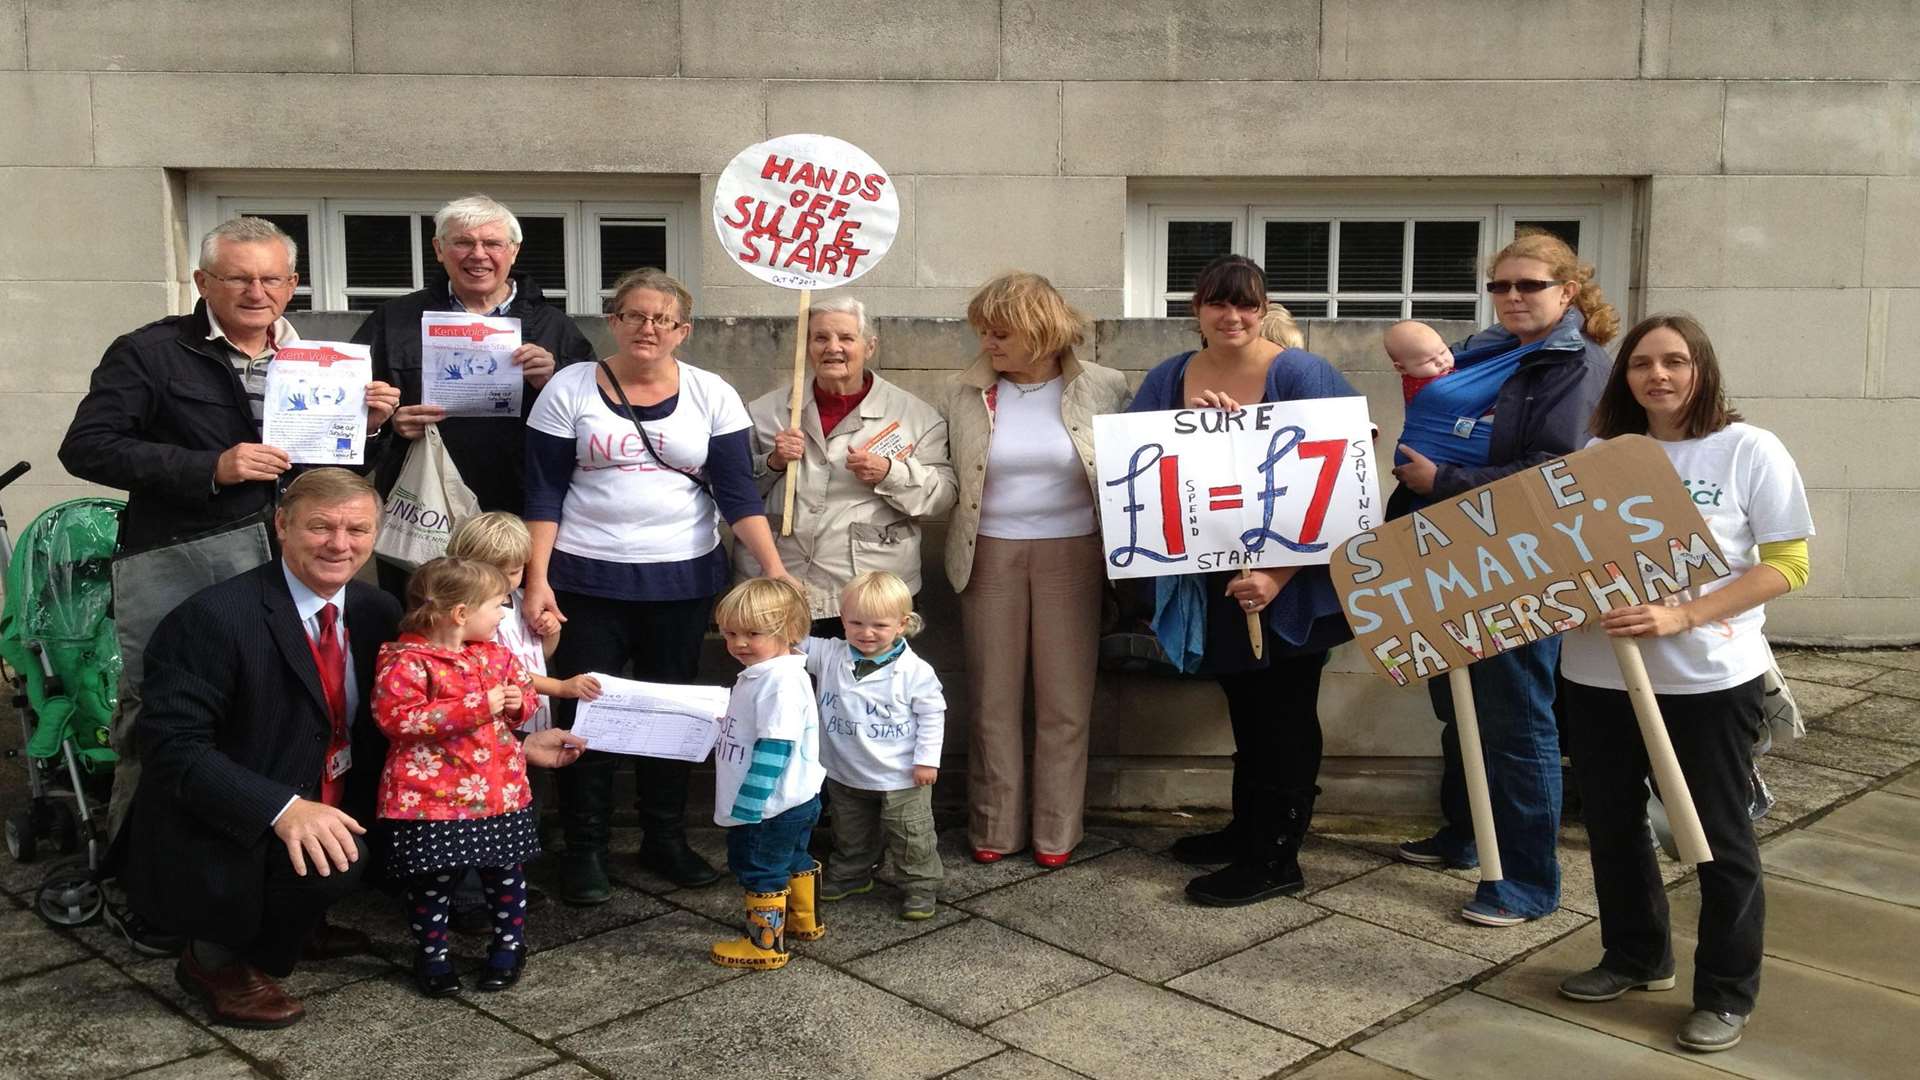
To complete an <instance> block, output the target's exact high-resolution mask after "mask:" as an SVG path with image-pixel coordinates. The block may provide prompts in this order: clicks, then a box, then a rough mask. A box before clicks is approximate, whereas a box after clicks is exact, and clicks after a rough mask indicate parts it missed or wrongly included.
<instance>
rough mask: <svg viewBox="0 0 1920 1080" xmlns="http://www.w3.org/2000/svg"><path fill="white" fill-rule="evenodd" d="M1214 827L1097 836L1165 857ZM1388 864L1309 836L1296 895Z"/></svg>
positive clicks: (1122, 830) (1133, 829)
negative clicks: (1183, 839) (1304, 885)
mask: <svg viewBox="0 0 1920 1080" xmlns="http://www.w3.org/2000/svg"><path fill="white" fill-rule="evenodd" d="M1218 827H1219V825H1218V823H1208V824H1206V825H1204V826H1201V825H1195V826H1194V827H1192V828H1186V829H1180V828H1169V827H1167V826H1164V825H1108V826H1101V827H1100V832H1102V833H1103V834H1105V835H1107V836H1110V837H1112V838H1113V839H1115V840H1118V841H1120V842H1121V843H1123V844H1126V845H1127V846H1128V847H1133V848H1138V849H1139V850H1141V851H1146V852H1151V853H1153V854H1155V855H1165V854H1166V853H1167V849H1169V848H1171V847H1172V846H1173V842H1174V841H1175V840H1178V839H1180V838H1181V837H1183V836H1191V835H1192V834H1194V833H1198V832H1206V831H1208V830H1209V829H1214V828H1218ZM1392 861H1393V860H1392V858H1391V857H1390V856H1388V855H1385V854H1382V853H1380V852H1378V851H1373V850H1369V849H1367V848H1364V847H1360V846H1358V845H1354V844H1347V843H1342V842H1341V841H1339V840H1334V839H1331V838H1329V837H1325V836H1319V835H1315V834H1311V833H1310V834H1308V836H1307V842H1306V843H1305V844H1304V845H1302V847H1301V849H1300V871H1301V873H1303V874H1305V875H1306V876H1307V888H1306V891H1304V892H1302V893H1301V894H1300V895H1302V896H1312V895H1313V894H1314V893H1316V892H1319V891H1320V890H1321V889H1329V888H1332V887H1333V886H1335V885H1338V884H1340V883H1341V882H1343V881H1349V880H1351V879H1353V878H1357V877H1359V876H1360V875H1361V874H1364V873H1366V872H1367V871H1369V870H1378V869H1379V868H1381V867H1382V866H1385V865H1386V864H1387V863H1389V862H1392ZM1206 870H1207V868H1206V867H1195V868H1194V869H1193V871H1192V872H1193V873H1195V874H1201V873H1205V872H1206Z"/></svg>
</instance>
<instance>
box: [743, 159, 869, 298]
mask: <svg viewBox="0 0 1920 1080" xmlns="http://www.w3.org/2000/svg"><path fill="white" fill-rule="evenodd" d="M899 228H900V196H899V195H898V194H897V193H895V191H894V189H893V180H892V178H890V177H889V176H887V172H886V170H885V169H882V168H881V167H880V163H879V162H877V161H875V160H873V158H871V157H869V156H868V155H867V153H866V151H864V150H862V149H860V148H859V147H857V146H855V145H853V144H852V143H850V142H847V141H845V140H842V139H836V138H834V137H833V136H831V135H782V136H780V137H779V138H777V139H769V140H767V141H766V142H763V143H755V144H754V145H752V146H749V147H747V148H746V149H745V150H742V151H740V153H739V154H737V155H735V156H734V159H733V160H732V161H731V162H729V163H728V164H727V168H726V171H724V172H722V173H721V174H720V178H719V180H718V181H716V182H715V184H714V189H713V229H714V232H716V233H718V234H719V236H720V246H721V247H722V248H724V249H725V250H726V252H727V256H728V257H729V258H731V259H732V260H733V261H734V262H736V263H739V264H740V266H741V268H742V269H744V270H746V271H747V272H748V273H750V274H752V275H753V276H754V277H757V278H759V279H760V280H762V281H765V282H767V283H769V284H772V285H778V286H780V287H781V288H783V289H830V288H833V287H834V286H836V285H845V284H847V283H849V282H851V281H853V280H854V279H855V278H858V277H859V276H860V275H862V274H864V273H866V272H867V271H868V270H871V269H873V267H874V264H875V263H878V262H879V261H880V259H881V257H882V256H884V255H885V254H886V253H887V249H888V248H889V247H892V246H893V237H894V234H895V233H896V232H898V231H899Z"/></svg>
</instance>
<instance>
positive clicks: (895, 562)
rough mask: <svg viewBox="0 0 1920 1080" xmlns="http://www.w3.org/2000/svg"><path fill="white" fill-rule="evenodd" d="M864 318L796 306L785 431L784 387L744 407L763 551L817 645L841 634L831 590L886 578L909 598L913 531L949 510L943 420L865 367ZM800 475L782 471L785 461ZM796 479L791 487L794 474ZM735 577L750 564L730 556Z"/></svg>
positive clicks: (851, 302)
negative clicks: (786, 578) (803, 364)
mask: <svg viewBox="0 0 1920 1080" xmlns="http://www.w3.org/2000/svg"><path fill="white" fill-rule="evenodd" d="M878 344H879V343H878V341H877V340H876V338H875V335H874V332H873V328H872V326H871V325H870V324H869V323H868V322H867V309H866V306H865V305H864V304H862V303H861V302H860V301H858V300H855V299H853V298H851V297H833V298H831V299H828V300H822V301H821V302H819V303H817V304H815V305H813V306H812V307H811V308H808V309H807V366H808V368H809V369H810V370H811V371H812V372H813V378H812V379H810V380H809V381H808V385H807V396H806V404H805V406H804V407H803V408H802V410H801V413H800V426H799V427H798V428H790V427H788V426H787V421H788V420H789V419H790V417H791V415H792V414H791V412H790V411H789V410H790V408H791V406H790V405H789V404H788V393H789V390H788V389H787V388H785V387H782V388H781V389H778V390H773V391H770V392H768V393H766V394H764V395H762V396H760V397H758V398H756V399H754V401H753V403H752V404H750V405H748V406H747V413H748V415H750V416H751V417H752V418H753V475H754V479H755V480H757V481H758V482H759V484H760V493H761V495H762V496H763V497H764V498H765V499H766V502H767V516H768V520H769V521H770V522H772V523H773V530H774V547H775V548H776V549H777V550H778V551H779V552H780V561H781V562H783V563H785V564H786V567H787V573H789V574H791V575H793V577H794V579H795V580H797V581H799V582H800V583H801V584H803V585H804V586H806V590H807V603H808V606H809V607H810V608H811V609H812V615H813V618H814V628H813V633H814V635H815V636H817V637H840V636H841V628H840V623H839V615H840V590H841V589H843V588H845V587H846V585H847V583H848V582H850V581H852V580H853V579H854V578H855V577H858V576H859V575H861V574H864V573H866V572H868V571H870V570H885V571H888V572H890V573H893V574H895V575H897V576H898V577H899V578H900V580H902V581H904V582H906V583H907V588H909V589H911V590H912V591H913V592H914V593H915V594H918V593H919V592H920V522H919V520H918V519H920V518H924V517H933V516H937V515H940V514H944V513H946V512H947V509H948V508H949V507H951V506H952V505H953V498H954V483H953V466H952V465H951V464H950V463H949V462H948V461H947V422H946V420H945V419H943V418H942V417H941V416H940V413H939V412H938V411H937V410H935V409H934V407H933V406H931V405H929V404H927V403H926V402H924V401H921V400H920V399H919V398H917V397H914V396H913V395H912V394H909V393H907V392H906V391H905V390H902V389H901V388H899V387H898V386H895V385H894V384H892V383H890V382H888V381H887V380H886V379H884V378H881V377H880V376H879V375H878V374H875V373H874V372H872V371H869V370H867V363H868V362H869V361H871V360H872V359H873V357H874V354H875V353H876V352H877V351H878ZM796 461H798V462H800V468H799V469H798V470H795V469H794V468H793V463H794V462H796ZM796 476H797V477H798V480H797V481H795V480H794V477H796ZM789 482H795V483H797V487H796V488H795V489H794V500H793V535H792V536H781V535H779V534H780V531H781V530H780V515H781V512H782V507H783V506H784V504H785V500H786V484H787V483H789ZM734 572H735V576H736V577H737V578H740V579H742V580H744V579H745V578H750V577H756V576H758V575H759V573H760V566H759V564H758V563H756V562H755V561H754V560H753V556H752V555H751V554H750V553H748V552H746V551H744V550H743V551H740V552H738V553H736V554H735V557H734Z"/></svg>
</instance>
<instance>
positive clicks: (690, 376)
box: [527, 363, 753, 563]
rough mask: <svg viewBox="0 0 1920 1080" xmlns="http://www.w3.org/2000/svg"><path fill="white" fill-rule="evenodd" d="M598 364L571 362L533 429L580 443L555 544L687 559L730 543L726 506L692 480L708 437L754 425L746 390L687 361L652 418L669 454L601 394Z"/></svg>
mask: <svg viewBox="0 0 1920 1080" xmlns="http://www.w3.org/2000/svg"><path fill="white" fill-rule="evenodd" d="M598 370H599V365H598V364H569V365H568V366H566V367H563V368H561V369H560V370H559V371H557V372H555V373H554V376H553V378H551V379H549V380H547V385H546V387H545V388H543V389H542V390H541V391H540V399H539V400H538V401H536V402H534V405H533V411H532V412H531V413H529V414H528V416H527V426H528V427H530V428H532V429H533V430H535V431H540V432H545V433H546V434H548V435H553V436H557V437H559V438H563V439H572V440H573V441H574V471H573V482H572V483H571V484H569V485H568V486H567V497H566V501H565V502H564V503H562V504H561V508H560V532H559V535H558V536H557V537H556V538H555V540H554V545H553V546H554V547H555V548H557V549H559V550H561V551H564V552H566V553H568V554H570V555H579V556H581V557H583V558H588V559H598V560H600V561H601V562H618V563H655V562H683V561H685V560H687V559H692V558H697V557H699V556H701V555H705V554H706V553H707V552H709V551H712V550H713V549H714V546H715V545H717V544H719V543H720V511H719V508H718V507H716V506H715V505H714V502H713V499H712V498H710V497H708V495H707V494H706V492H704V491H702V490H701V488H700V485H699V484H697V483H695V482H694V481H693V480H692V479H691V478H689V477H687V476H686V475H684V474H683V473H681V472H676V471H675V470H681V469H683V470H687V471H689V472H695V473H698V472H700V471H701V470H702V469H703V468H704V467H705V466H706V463H707V441H708V440H709V439H711V438H713V437H714V436H716V435H727V434H731V433H732V432H735V431H744V430H746V429H747V428H749V427H752V426H753V421H752V420H751V419H749V418H748V416H747V407H746V405H745V404H743V403H742V402H741V400H740V395H739V394H738V393H737V392H736V391H735V390H734V389H733V387H731V386H729V385H727V383H726V382H725V381H724V380H722V379H721V378H720V377H719V376H718V375H714V374H712V373H711V372H707V371H702V370H700V369H699V368H697V367H694V366H693V365H692V364H687V363H681V364H680V399H679V401H678V402H677V403H675V405H674V409H673V412H672V413H671V414H670V415H668V416H667V417H665V418H664V419H660V420H642V421H641V423H643V424H645V425H646V428H647V435H648V437H649V438H651V439H652V440H653V446H654V450H655V451H657V452H658V454H659V457H660V461H664V462H666V464H667V465H668V466H671V468H667V467H663V466H662V465H661V464H660V461H656V460H654V455H653V454H650V453H648V452H647V448H646V447H645V446H644V445H642V444H641V442H640V433H639V432H637V431H635V430H634V427H633V422H632V421H631V420H629V419H627V418H626V417H625V416H623V415H621V414H620V413H618V412H615V411H614V410H613V409H610V408H608V407H607V403H606V402H605V401H604V400H602V398H601V396H600V387H599V384H598V383H597V382H596V381H595V380H594V373H595V372H597V371H598Z"/></svg>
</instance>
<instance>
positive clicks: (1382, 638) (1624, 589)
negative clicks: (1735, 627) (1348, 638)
mask: <svg viewBox="0 0 1920 1080" xmlns="http://www.w3.org/2000/svg"><path fill="white" fill-rule="evenodd" d="M1330 569H1331V572H1332V575H1333V582H1334V586H1335V588H1337V589H1338V590H1339V592H1340V603H1341V605H1342V607H1343V608H1344V610H1345V611H1346V615H1347V621H1348V622H1349V623H1350V624H1351V625H1352V626H1353V631H1354V642H1355V644H1357V645H1358V646H1359V647H1360V649H1361V650H1362V651H1363V652H1364V653H1365V654H1366V655H1367V657H1368V660H1369V662H1370V663H1371V664H1372V666H1373V669H1374V671H1375V672H1376V673H1377V674H1379V675H1380V676H1381V677H1382V678H1385V679H1387V680H1388V681H1389V682H1392V683H1394V684H1396V685H1399V686H1405V685H1407V684H1409V683H1410V682H1413V681H1417V680H1421V679H1428V678H1432V677H1433V676H1435V675H1439V674H1442V673H1444V672H1447V671H1451V670H1453V669H1455V668H1461V667H1465V666H1467V665H1469V664H1472V663H1473V662H1475V661H1476V660H1482V659H1485V658H1486V657H1488V656H1494V655H1497V654H1499V653H1502V652H1506V651H1508V650H1511V649H1516V648H1520V647H1521V646H1523V645H1526V644H1528V643H1530V642H1533V641H1537V640H1539V639H1541V638H1544V637H1552V636H1553V635H1555V634H1560V633H1564V632H1565V631H1568V630H1572V629H1574V628H1576V627H1579V626H1583V625H1585V624H1586V623H1588V622H1591V621H1596V620H1597V619H1598V618H1599V617H1600V615H1601V614H1602V613H1603V612H1606V611H1608V610H1611V609H1613V608H1616V607H1628V606H1632V605H1634V604H1640V603H1650V602H1654V601H1657V600H1660V599H1663V598H1665V597H1668V596H1672V595H1676V594H1679V593H1681V592H1683V591H1684V590H1686V589H1688V588H1689V587H1690V586H1698V585H1702V584H1705V583H1706V582H1708V581H1712V580H1715V579H1717V578H1722V577H1726V576H1728V574H1730V573H1731V570H1730V569H1729V568H1728V566H1727V563H1726V560H1725V559H1724V558H1722V557H1721V553H1720V549H1719V547H1718V545H1716V544H1715V543H1714V540H1713V534H1712V533H1711V532H1710V531H1708V529H1707V526H1706V523H1705V522H1704V521H1702V520H1701V518H1700V512H1699V511H1698V510H1696V509H1695V508H1694V504H1693V499H1692V497H1691V496H1690V495H1689V494H1688V492H1687V489H1686V487H1685V485H1683V484H1682V483H1681V481H1680V477H1679V475H1678V474H1677V473H1675V472H1674V470H1673V465H1672V463H1671V462H1670V461H1669V460H1668V459H1667V455H1666V453H1665V452H1664V451H1662V450H1661V449H1660V447H1659V445H1658V444H1656V443H1655V442H1654V441H1653V440H1652V439H1649V438H1647V437H1646V436H1644V435H1623V436H1621V437H1619V438H1616V439H1610V440H1608V441H1607V442H1604V443H1600V444H1598V445H1596V446H1593V447H1590V448H1588V449H1586V450H1582V451H1579V452H1578V453H1574V454H1569V455H1567V456H1566V457H1564V458H1559V459H1556V460H1554V461H1550V462H1547V463H1546V464H1544V465H1539V466H1536V467H1532V468H1527V469H1522V470H1521V471H1519V472H1517V473H1514V474H1513V475H1511V476H1507V477H1503V478H1501V479H1499V480H1496V481H1494V482H1493V483H1491V484H1487V485H1485V486H1483V487H1478V488H1474V489H1473V490H1472V491H1468V492H1466V493H1464V494H1461V495H1457V496H1453V497H1451V498H1446V499H1442V500H1440V501H1438V502H1436V503H1434V504H1433V505H1431V506H1428V507H1426V508H1425V509H1423V510H1420V511H1418V512H1416V513H1414V514H1411V515H1409V516H1407V517H1404V518H1400V519H1398V520H1395V521H1392V522H1389V523H1388V524H1386V525H1384V526H1382V527H1380V528H1378V529H1374V530H1372V531H1369V532H1363V533H1361V534H1359V535H1357V536H1355V537H1353V538H1352V539H1351V540H1349V541H1347V543H1346V544H1345V545H1344V546H1343V547H1342V548H1341V550H1340V551H1339V553H1338V554H1337V555H1335V557H1334V558H1333V561H1332V563H1331V567H1330Z"/></svg>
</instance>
